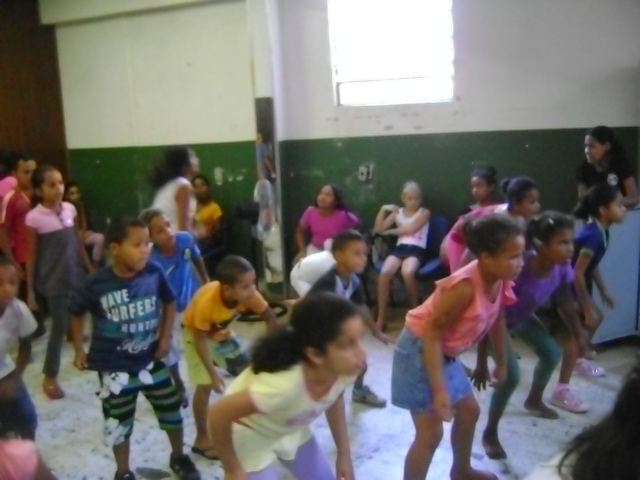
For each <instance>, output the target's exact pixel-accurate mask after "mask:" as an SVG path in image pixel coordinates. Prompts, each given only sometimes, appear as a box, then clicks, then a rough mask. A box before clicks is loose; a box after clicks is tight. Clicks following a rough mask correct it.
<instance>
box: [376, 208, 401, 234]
mask: <svg viewBox="0 0 640 480" xmlns="http://www.w3.org/2000/svg"><path fill="white" fill-rule="evenodd" d="M390 207H393V209H391V208H390ZM388 212H389V215H387V213H388ZM397 214H398V207H396V206H395V205H383V206H381V207H380V211H378V215H376V220H375V222H374V225H373V231H374V232H376V233H383V232H384V231H385V230H386V229H388V228H390V227H391V226H392V225H393V224H394V222H395V221H396V215H397ZM385 215H387V216H386V218H385Z"/></svg>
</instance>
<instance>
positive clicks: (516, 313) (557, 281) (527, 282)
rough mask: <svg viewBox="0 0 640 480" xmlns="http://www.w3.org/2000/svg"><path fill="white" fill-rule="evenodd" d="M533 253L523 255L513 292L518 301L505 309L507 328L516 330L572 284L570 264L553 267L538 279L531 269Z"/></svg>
mask: <svg viewBox="0 0 640 480" xmlns="http://www.w3.org/2000/svg"><path fill="white" fill-rule="evenodd" d="M534 256H535V252H527V253H526V254H525V262H524V268H523V269H522V272H521V273H520V275H519V276H518V278H517V279H516V284H515V286H514V287H513V291H514V293H515V294H516V297H517V298H518V301H517V302H516V303H514V304H513V305H510V306H508V307H507V308H506V309H505V316H506V319H507V327H508V328H509V329H512V328H517V327H519V326H520V325H522V324H523V323H524V322H526V321H527V320H529V318H531V316H532V315H533V314H534V312H535V311H536V310H537V309H538V307H540V306H541V305H543V304H544V303H545V302H546V301H547V300H548V299H549V298H550V297H551V295H553V294H554V293H555V292H556V291H557V290H558V288H560V287H561V286H562V285H571V284H572V283H573V268H571V263H570V262H567V263H566V264H565V265H555V266H554V267H553V269H552V270H551V272H550V273H549V275H547V276H546V277H545V278H538V277H536V276H535V275H534V273H533V269H532V268H531V259H532V258H533V257H534Z"/></svg>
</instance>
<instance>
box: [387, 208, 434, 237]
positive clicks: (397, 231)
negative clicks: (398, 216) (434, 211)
mask: <svg viewBox="0 0 640 480" xmlns="http://www.w3.org/2000/svg"><path fill="white" fill-rule="evenodd" d="M429 218H431V212H429V210H427V209H426V208H423V209H422V210H421V212H420V215H418V216H417V217H416V218H415V219H414V220H412V221H411V222H409V223H407V224H406V225H403V226H402V227H398V228H392V229H390V230H387V231H386V232H384V233H385V235H411V234H413V233H416V232H417V231H418V230H420V229H421V228H422V227H424V226H425V225H426V224H427V222H429Z"/></svg>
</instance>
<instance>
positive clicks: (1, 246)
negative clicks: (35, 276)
mask: <svg viewBox="0 0 640 480" xmlns="http://www.w3.org/2000/svg"><path fill="white" fill-rule="evenodd" d="M0 250H2V254H3V255H4V256H5V258H6V259H7V260H9V261H10V262H11V263H13V264H14V265H15V266H16V268H17V269H18V270H19V271H20V272H21V273H22V267H20V265H18V262H16V260H15V258H13V252H12V251H11V242H10V241H9V232H8V227H7V224H6V223H3V224H1V225H0Z"/></svg>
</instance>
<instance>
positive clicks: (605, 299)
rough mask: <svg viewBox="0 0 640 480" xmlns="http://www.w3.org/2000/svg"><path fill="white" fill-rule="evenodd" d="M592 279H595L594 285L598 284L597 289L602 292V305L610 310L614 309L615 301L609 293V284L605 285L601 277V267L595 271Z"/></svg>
mask: <svg viewBox="0 0 640 480" xmlns="http://www.w3.org/2000/svg"><path fill="white" fill-rule="evenodd" d="M592 277H593V283H595V284H596V287H598V291H599V292H600V298H601V299H602V303H604V304H605V305H606V306H607V307H608V308H614V307H615V300H614V299H613V297H612V296H611V294H610V293H609V290H608V289H607V284H606V283H604V280H603V278H602V275H600V268H599V267H598V268H596V269H595V270H594V271H593V274H592Z"/></svg>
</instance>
